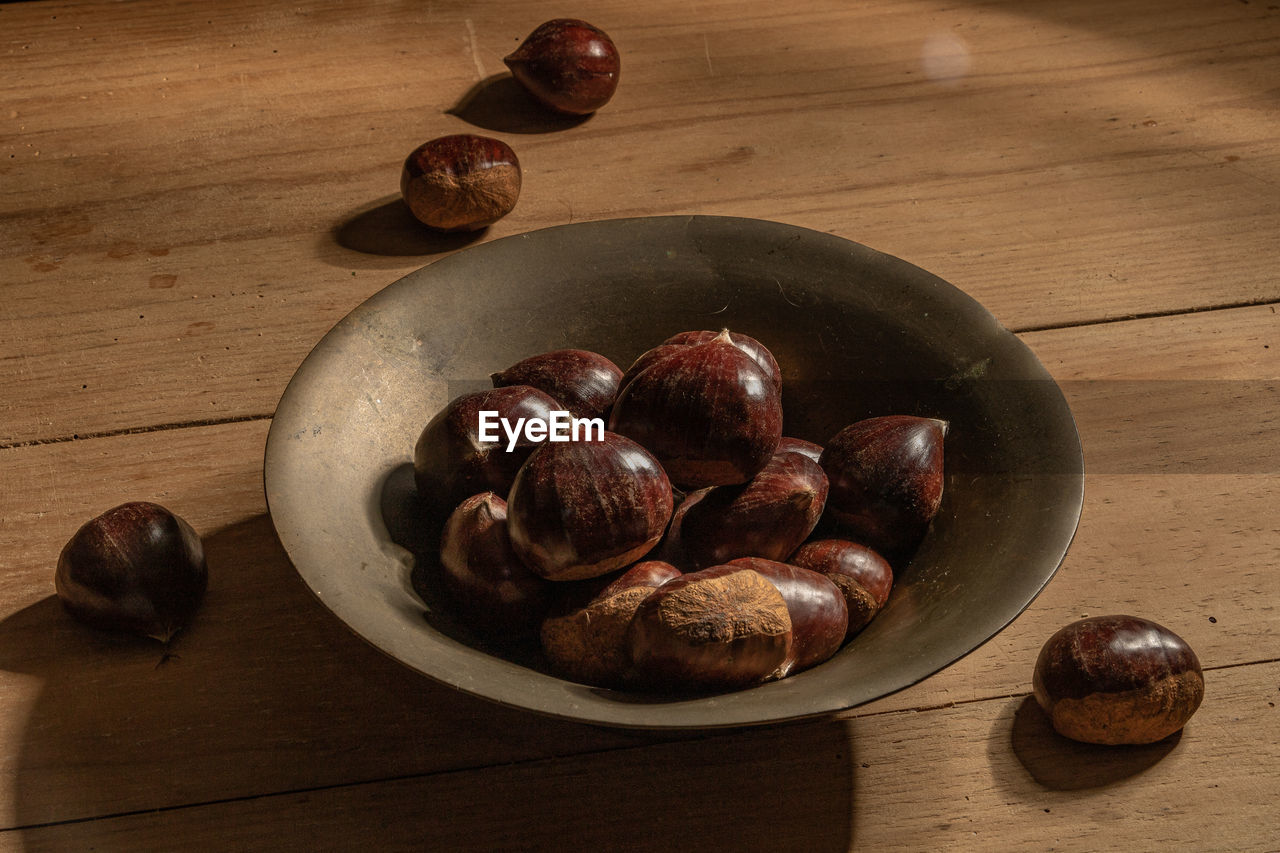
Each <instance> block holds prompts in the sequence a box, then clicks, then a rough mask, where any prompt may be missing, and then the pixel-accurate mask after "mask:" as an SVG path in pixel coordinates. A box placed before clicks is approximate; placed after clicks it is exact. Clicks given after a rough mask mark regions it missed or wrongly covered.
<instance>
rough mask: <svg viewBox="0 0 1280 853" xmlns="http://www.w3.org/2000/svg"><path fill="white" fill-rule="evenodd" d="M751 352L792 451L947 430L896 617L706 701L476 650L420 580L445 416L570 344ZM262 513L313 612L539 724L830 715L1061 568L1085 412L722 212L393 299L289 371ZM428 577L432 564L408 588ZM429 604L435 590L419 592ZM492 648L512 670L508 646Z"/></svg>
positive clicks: (399, 288)
mask: <svg viewBox="0 0 1280 853" xmlns="http://www.w3.org/2000/svg"><path fill="white" fill-rule="evenodd" d="M724 327H727V328H730V329H732V330H734V331H740V332H745V333H747V334H749V335H752V336H753V337H756V338H757V339H759V340H760V341H761V342H763V343H764V344H765V345H766V346H768V347H769V348H770V349H771V350H772V351H773V353H774V355H775V356H776V357H777V359H778V362H779V363H780V365H781V366H782V370H783V380H784V385H783V397H784V406H785V412H786V421H785V423H786V427H785V432H786V433H787V434H789V435H794V436H797V437H801V438H807V439H810V440H813V441H817V442H819V443H821V442H823V441H825V440H826V439H827V438H829V437H830V436H831V435H832V434H834V433H835V432H836V431H837V430H839V429H840V428H841V427H843V426H844V425H846V424H848V423H851V422H852V421H855V420H858V419H860V418H864V417H869V416H872V415H878V414H917V415H927V416H931V417H938V418H943V419H945V420H947V421H949V422H950V425H951V427H950V431H949V433H948V436H947V446H946V466H947V475H946V486H945V492H944V496H943V502H942V508H941V510H940V512H939V515H938V517H937V518H936V519H935V521H934V524H933V526H932V528H931V530H930V532H929V535H928V536H927V537H926V539H925V541H924V542H923V543H922V545H921V547H920V549H919V550H918V552H917V553H916V555H915V557H914V558H913V559H912V561H911V562H910V564H909V565H908V566H906V567H905V568H903V569H902V570H901V571H900V572H899V573H898V575H897V578H896V584H895V589H894V593H893V595H892V597H891V599H890V602H889V605H888V606H887V607H886V608H885V610H884V611H882V612H881V613H880V614H879V615H878V616H877V617H876V619H875V620H874V621H873V622H872V623H871V625H870V626H869V627H868V628H867V629H866V630H865V631H863V632H862V633H861V634H860V635H858V637H856V638H855V639H854V640H853V641H852V642H851V643H849V644H848V645H847V646H846V647H845V648H844V649H842V650H841V651H840V652H839V653H838V654H837V656H836V657H835V658H833V659H832V660H831V661H828V662H827V663H825V664H823V665H821V666H819V667H816V668H814V669H812V670H810V671H808V672H804V673H801V674H799V675H796V676H793V677H791V678H788V679H785V680H783V681H780V682H776V683H772V684H766V685H762V686H760V687H756V688H752V689H749V690H743V691H738V692H734V693H728V694H721V695H716V696H704V697H692V698H689V697H686V698H674V699H673V698H663V697H651V696H642V695H634V694H628V693H623V692H617V691H610V690H603V689H599V688H593V687H588V686H584V685H580V684H575V683H572V682H568V681H564V680H562V679H559V678H556V677H554V676H552V675H550V674H547V673H545V672H542V671H539V669H538V668H537V667H536V665H534V663H533V659H531V658H530V659H524V658H522V657H521V656H520V655H519V654H512V653H506V652H502V651H501V650H494V649H485V648H484V647H483V645H482V644H480V643H478V642H475V641H474V639H472V638H470V637H468V636H467V633H466V631H465V629H462V628H459V627H457V626H452V625H451V624H450V622H449V619H448V614H447V613H446V612H441V610H440V608H439V607H438V606H437V604H436V602H434V601H433V600H432V598H431V596H430V593H429V591H427V590H423V589H422V588H421V584H419V585H418V589H416V590H415V583H414V580H415V565H416V564H417V563H418V562H419V561H415V559H414V551H415V550H419V549H421V548H425V547H428V543H427V540H426V539H425V538H424V536H423V534H422V529H421V527H422V525H420V524H419V523H418V522H417V521H416V520H415V511H416V496H415V495H414V494H413V485H412V468H411V459H412V453H413V446H414V443H415V441H416V440H417V437H418V434H419V433H420V432H421V430H422V427H423V426H424V425H425V424H426V422H427V421H428V420H429V419H430V418H431V416H432V415H433V414H434V413H435V412H437V411H438V410H439V409H440V408H441V407H442V406H443V405H444V404H445V403H446V402H447V401H448V400H450V399H451V398H453V397H454V396H456V395H458V394H460V393H463V392H465V391H470V390H477V389H480V388H487V387H489V382H488V376H489V374H490V373H492V372H494V371H496V370H500V369H502V368H505V367H507V366H509V365H510V364H512V363H514V362H516V361H518V360H520V359H522V358H525V357H526V356H529V355H532V354H534V353H538V352H543V351H546V350H550V349H558V348H564V347H576V348H581V349H589V350H595V351H597V352H600V353H602V354H604V355H606V356H608V357H610V358H611V359H613V360H614V361H615V362H617V363H618V364H619V365H620V366H621V367H622V368H624V369H625V368H626V366H627V365H628V364H630V362H631V361H632V360H633V359H634V358H635V357H636V356H638V355H639V354H640V353H641V352H643V351H644V350H646V349H648V348H649V347H651V346H654V345H655V344H657V343H659V342H660V341H662V340H663V339H665V338H667V337H669V336H670V335H672V334H675V333H676V332H681V331H687V330H691V329H720V328H724ZM265 479H266V489H267V499H268V503H269V506H270V510H271V514H272V518H273V521H274V523H275V526H276V530H277V532H278V534H279V536H280V539H281V541H282V543H283V544H284V546H285V548H286V549H287V551H288V553H289V555H290V558H291V559H292V560H293V562H294V564H295V566H296V567H297V569H298V571H299V573H300V574H301V575H302V577H303V579H304V580H305V581H306V583H307V584H308V585H309V586H310V587H311V589H312V590H313V591H314V592H315V594H316V595H317V596H318V597H319V599H320V600H321V601H322V602H323V603H324V604H325V605H326V606H327V607H329V608H330V609H332V610H333V612H334V613H335V614H337V615H338V616H339V617H340V618H341V619H342V620H343V621H345V622H346V624H347V625H349V626H350V627H351V628H352V629H353V630H354V631H355V632H356V633H358V634H359V635H361V636H362V637H364V638H365V639H366V640H368V641H369V642H371V643H372V644H374V645H375V646H377V647H378V648H380V649H382V650H383V651H385V652H386V653H387V654H389V655H391V656H392V657H394V658H396V659H398V660H399V661H401V662H403V663H404V664H405V665H407V666H409V667H411V668H413V669H415V670H417V671H418V672H421V673H423V674H425V675H428V676H430V677H432V678H435V679H438V680H440V681H443V682H445V683H448V684H451V685H453V686H455V687H458V688H460V689H462V690H466V691H469V692H471V693H474V694H477V695H480V696H484V697H487V698H489V699H492V700H495V701H498V702H502V703H506V704H511V705H515V706H519V707H523V708H527V709H530V710H534V711H538V712H542V713H548V714H553V715H557V716H564V717H569V718H574V719H579V720H583V721H588V722H593V723H601V724H609V725H622V726H639V727H657V728H661V727H704V726H731V725H748V724H755V723H764V722H770V721H776V720H782V719H791V718H796V717H803V716H810V715H816V714H824V713H830V712H834V711H838V710H841V709H844V708H848V707H852V706H854V705H857V704H860V703H863V702H867V701H869V700H871V699H875V698H878V697H880V696H884V695H886V694H888V693H891V692H893V691H895V690H899V689H901V688H903V687H906V686H908V685H910V684H913V683H915V682H917V681H919V680H921V679H923V678H925V677H927V676H928V675H930V674H932V673H934V672H936V671H937V670H939V669H941V668H943V667H945V666H947V665H948V664H950V663H952V662H954V661H955V660H957V659H959V658H960V657H961V656H963V655H965V654H967V653H968V652H970V651H972V650H973V649H974V648H976V647H977V646H979V645H980V644H982V643H983V642H985V641H986V640H987V639H989V638H990V637H992V636H993V635H994V634H995V633H997V632H998V631H999V630H1000V629H1001V628H1003V627H1004V626H1005V625H1007V624H1008V623H1009V622H1010V621H1012V619H1013V618H1014V617H1016V616H1017V615H1018V614H1019V613H1020V612H1021V611H1022V610H1023V609H1024V608H1025V607H1026V606H1027V605H1028V604H1029V603H1030V602H1031V600H1032V599H1033V598H1034V597H1035V595H1036V594H1037V593H1038V592H1039V591H1040V589H1041V588H1042V587H1043V586H1044V584H1045V583H1047V582H1048V580H1049V579H1050V578H1051V577H1052V575H1053V573H1054V572H1055V571H1056V570H1057V567H1058V565H1059V563H1060V562H1061V560H1062V557H1063V555H1064V554H1065V552H1066V549H1067V546H1068V545H1069V544H1070V541H1071V537H1072V535H1073V533H1074V531H1075V528H1076V524H1077V521H1078V519H1079V515H1080V508H1081V500H1082V487H1083V463H1082V459H1081V451H1080V444H1079V439H1078V436H1077V434H1076V430H1075V425H1074V422H1073V420H1072V418H1071V413H1070V411H1069V409H1068V408H1067V405H1066V403H1065V401H1064V400H1063V397H1062V394H1061V392H1060V391H1059V389H1058V387H1057V385H1056V384H1054V382H1053V381H1052V380H1051V379H1050V377H1049V376H1048V374H1047V372H1046V371H1045V370H1044V368H1043V366H1042V365H1040V363H1039V362H1038V361H1037V360H1036V358H1035V356H1034V355H1033V354H1032V353H1031V352H1030V350H1028V349H1027V348H1026V347H1025V346H1024V345H1023V344H1022V343H1021V342H1020V341H1019V340H1018V339H1017V338H1016V337H1015V336H1013V335H1012V334H1010V333H1009V332H1007V331H1006V330H1005V329H1003V328H1002V327H1001V326H1000V325H999V323H998V322H996V320H995V319H994V318H993V317H992V316H991V315H990V314H989V313H988V312H987V311H986V310H985V309H983V308H982V307H981V306H980V305H978V303H976V302H975V301H973V300H972V299H970V298H969V297H968V296H966V295H965V294H964V293H962V292H961V291H959V290H958V289H956V288H954V287H952V286H951V285H949V284H947V283H946V282H944V281H942V280H941V279H939V278H937V277H936V276H934V275H932V274H930V273H928V272H925V271H924V270H921V269H919V268H917V267H914V266H912V265H910V264H908V263H906V262H904V261H901V260H898V259H896V258H893V257H890V256H887V255H884V254H881V253H878V252H875V251H873V250H871V249H868V248H866V247H864V246H861V245H859V244H856V243H852V242H850V241H847V240H843V239H840V238H836V237H832V236H830V235H826V234H822V233H818V232H814V231H809V230H805V229H801V228H795V227H792V226H786V225H781V224H778V223H772V222H764V221H760V220H749V219H736V218H726V217H654V218H643V219H622V220H607V221H601V222H591V223H582V224H575V225H567V226H560V227H556V228H550V229H546V230H543V231H537V232H532V233H528V234H522V235H518V236H514V237H508V238H505V239H501V240H496V241H493V242H490V243H485V244H482V245H479V246H476V247H473V248H470V249H467V250H465V251H462V252H459V253H458V254H456V255H453V256H451V257H449V258H445V259H443V260H440V261H437V262H436V263H433V264H431V265H429V266H427V267H424V268H423V269H421V270H418V271H417V272H414V273H412V274H410V275H408V276H406V277H405V278H404V279H401V280H400V281H398V282H396V283H395V284H393V285H391V286H389V287H387V288H386V289H384V290H383V291H381V292H380V293H378V294H377V295H375V296H374V297H372V298H371V299H369V300H368V301H367V302H366V303H365V304H363V305H362V306H360V307H359V308H357V309H356V310H355V311H353V312H352V313H351V314H350V315H349V316H347V317H346V318H345V319H343V320H342V321H341V322H340V323H339V324H338V325H337V326H335V327H334V329H333V330H332V331H330V332H329V333H328V334H327V335H326V336H325V337H324V339H323V340H322V341H321V342H320V344H319V345H317V347H316V348H315V350H314V351H313V352H312V353H311V355H310V356H308V358H307V359H306V361H305V362H304V363H303V365H302V366H301V367H300V368H299V370H298V372H297V374H296V375H295V377H294V379H293V381H292V382H291V383H290V385H289V387H288V389H287V390H286V392H285V394H284V396H283V398H282V399H281V401H280V405H279V407H278V409H277V412H276V416H275V420H274V422H273V424H272V427H271V433H270V436H269V438H268V442H267V454H266V464H265ZM416 577H417V578H418V579H421V577H422V574H421V571H420V570H419V572H417V573H416ZM420 593H421V594H420ZM495 652H498V653H495Z"/></svg>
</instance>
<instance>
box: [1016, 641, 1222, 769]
mask: <svg viewBox="0 0 1280 853" xmlns="http://www.w3.org/2000/svg"><path fill="white" fill-rule="evenodd" d="M1032 690H1033V692H1034V693H1035V697H1036V701H1037V702H1038V703H1039V704H1040V707H1041V708H1043V709H1044V711H1045V713H1046V714H1048V715H1049V719H1050V720H1051V721H1052V723H1053V727H1054V729H1056V730H1057V731H1058V733H1059V734H1062V735H1065V736H1066V737H1069V738H1072V739H1073V740H1079V741H1084V742H1086V743H1098V744H1142V743H1155V742H1156V741H1158V740H1162V739H1164V738H1166V737H1168V736H1169V735H1171V734H1173V733H1174V732H1176V731H1178V730H1180V729H1181V728H1182V727H1183V726H1184V725H1186V723H1187V721H1188V720H1189V719H1191V715H1192V714H1194V713H1195V712H1196V709H1197V708H1199V707H1200V702H1201V701H1202V700H1203V699H1204V676H1203V674H1202V673H1201V670H1200V661H1199V660H1198V659H1197V658H1196V655H1195V652H1193V651H1192V650H1191V647H1190V646H1188V645H1187V643H1186V641H1185V640H1183V639H1182V638H1181V637H1179V636H1178V635H1177V634H1175V633H1173V632H1172V631H1170V630H1169V629H1168V628H1165V627H1163V626H1161V625H1158V624H1156V623H1155V622H1152V621H1151V620H1149V619H1142V618H1140V617H1136V616H1094V617H1090V618H1088V619H1081V620H1079V621H1077V622H1073V623H1071V624H1070V625H1067V626H1066V627H1064V628H1062V629H1060V630H1059V631H1058V632H1057V633H1055V634H1054V635H1053V636H1052V637H1050V638H1049V640H1048V642H1046V643H1045V644H1044V647H1043V648H1042V649H1041V650H1040V655H1039V657H1038V658H1037V659H1036V667H1035V673H1034V676H1033V678H1032Z"/></svg>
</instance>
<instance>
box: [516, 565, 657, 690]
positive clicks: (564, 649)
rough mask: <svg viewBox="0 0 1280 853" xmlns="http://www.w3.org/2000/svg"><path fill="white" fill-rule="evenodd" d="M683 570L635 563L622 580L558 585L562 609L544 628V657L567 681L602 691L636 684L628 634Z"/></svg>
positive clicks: (600, 579)
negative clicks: (645, 606)
mask: <svg viewBox="0 0 1280 853" xmlns="http://www.w3.org/2000/svg"><path fill="white" fill-rule="evenodd" d="M678 577H680V570H679V569H677V568H676V567H675V566H673V565H671V564H670V563H665V562H662V561H660V560H646V561H644V562H641V563H636V564H635V565H634V566H632V567H631V568H629V569H627V570H626V571H624V572H623V573H622V574H620V575H617V576H608V577H603V578H595V579H592V580H589V581H578V582H576V583H563V584H555V585H554V588H555V590H556V591H557V592H558V591H559V590H561V589H563V590H564V592H563V593H562V594H561V595H559V596H558V598H559V599H560V600H559V602H558V606H556V607H555V608H554V609H553V611H552V612H551V613H550V614H549V615H548V616H547V618H546V619H545V620H544V621H543V623H542V629H541V641H542V651H543V654H544V655H546V657H547V660H548V661H549V662H550V663H551V666H552V667H553V668H554V669H555V670H556V672H558V673H560V674H561V675H563V676H564V677H566V678H568V679H571V680H573V681H580V682H583V683H585V684H594V685H596V686H600V687H617V686H621V685H623V684H625V683H627V682H629V681H631V680H633V679H632V672H631V654H630V652H629V651H628V648H627V628H628V627H629V626H630V625H631V619H632V618H633V617H634V616H635V613H636V610H637V609H638V608H639V607H640V602H642V601H644V600H645V599H646V598H648V597H649V594H650V593H652V592H653V591H654V590H655V589H657V588H658V587H660V586H662V584H664V583H666V582H667V581H669V580H671V579H673V578H678Z"/></svg>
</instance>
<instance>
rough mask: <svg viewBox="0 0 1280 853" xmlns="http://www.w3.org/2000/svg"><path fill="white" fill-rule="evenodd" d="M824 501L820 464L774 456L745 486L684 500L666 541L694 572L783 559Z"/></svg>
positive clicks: (714, 490)
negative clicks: (741, 560)
mask: <svg viewBox="0 0 1280 853" xmlns="http://www.w3.org/2000/svg"><path fill="white" fill-rule="evenodd" d="M826 501H827V475H826V474H824V473H823V471H822V466H820V465H819V464H818V463H817V462H814V461H813V460H812V459H810V458H808V457H806V456H803V455H801V454H798V453H775V454H774V455H773V456H772V457H771V458H770V459H769V462H768V464H766V465H765V466H764V468H763V469H761V471H760V473H758V474H756V475H755V476H754V477H752V478H751V480H750V482H747V483H744V484H742V485H738V486H715V487H712V488H709V489H702V490H699V491H697V492H694V493H693V494H691V495H689V496H688V497H686V498H685V500H683V501H682V502H681V503H680V506H679V507H677V509H676V511H675V513H674V515H673V517H672V523H671V529H670V531H669V532H668V540H669V542H670V543H671V547H672V548H673V549H674V550H673V553H678V554H680V555H681V558H680V559H681V560H683V561H684V562H685V563H686V564H687V565H688V566H689V568H693V569H701V568H706V567H708V566H714V565H718V564H720V563H727V562H729V561H730V560H732V559H734V558H735V557H765V558H767V559H770V560H778V561H783V560H786V558H787V557H789V556H790V555H791V554H792V552H794V551H795V550H796V548H798V547H800V543H802V542H804V540H805V539H806V538H807V537H808V536H809V534H810V533H811V532H813V528H814V525H816V524H817V523H818V519H819V518H820V517H821V516H822V510H823V507H824V506H825V505H826Z"/></svg>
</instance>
